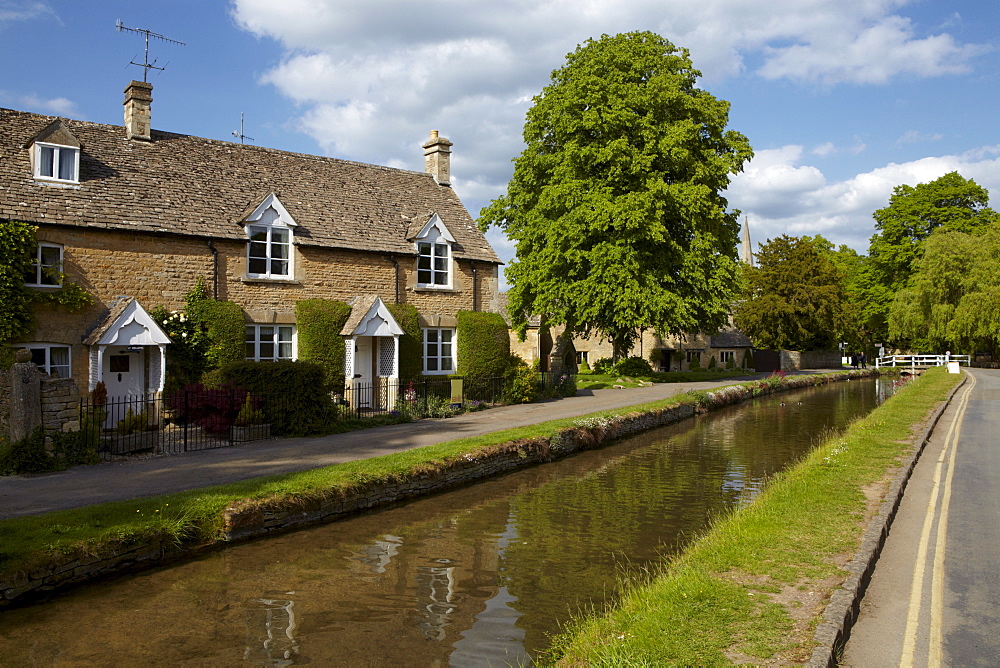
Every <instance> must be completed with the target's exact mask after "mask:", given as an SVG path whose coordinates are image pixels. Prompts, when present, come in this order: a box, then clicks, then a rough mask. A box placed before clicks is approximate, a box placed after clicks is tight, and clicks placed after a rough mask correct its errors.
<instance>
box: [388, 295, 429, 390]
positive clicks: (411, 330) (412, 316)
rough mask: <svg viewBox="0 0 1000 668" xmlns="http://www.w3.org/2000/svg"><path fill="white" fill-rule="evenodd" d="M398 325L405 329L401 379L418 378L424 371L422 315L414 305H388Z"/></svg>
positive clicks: (402, 346) (400, 370)
mask: <svg viewBox="0 0 1000 668" xmlns="http://www.w3.org/2000/svg"><path fill="white" fill-rule="evenodd" d="M386 307H388V309H389V313H391V314H392V317H393V318H395V320H396V323H397V324H398V325H399V326H400V327H402V328H403V335H402V336H401V337H399V377H400V378H405V379H410V378H416V377H417V376H419V375H420V374H421V373H423V371H424V346H423V333H422V332H421V331H420V314H418V313H417V308H416V307H415V306H414V305H413V304H386Z"/></svg>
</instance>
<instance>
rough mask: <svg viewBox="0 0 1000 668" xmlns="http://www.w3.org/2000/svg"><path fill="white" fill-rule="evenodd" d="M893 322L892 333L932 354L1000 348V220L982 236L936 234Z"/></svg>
mask: <svg viewBox="0 0 1000 668" xmlns="http://www.w3.org/2000/svg"><path fill="white" fill-rule="evenodd" d="M888 325H889V335H890V336H891V337H893V338H896V339H905V340H909V341H911V343H912V345H913V347H914V348H917V349H920V350H925V351H928V352H930V351H944V350H967V351H970V352H972V351H975V350H981V351H989V352H991V353H993V354H994V356H995V355H996V354H997V352H1000V224H994V225H992V226H991V227H990V228H989V229H988V230H987V231H986V232H985V233H982V234H980V235H972V234H965V233H963V232H955V231H952V230H947V229H940V230H937V231H936V232H934V233H932V234H931V235H930V236H929V237H928V238H927V240H926V242H925V247H924V251H923V254H922V256H921V257H920V258H919V259H917V261H916V262H915V263H914V267H913V277H912V280H911V282H910V284H909V286H908V287H906V288H904V289H902V290H900V291H899V292H898V293H896V296H895V298H894V299H893V301H892V304H891V306H890V309H889V314H888Z"/></svg>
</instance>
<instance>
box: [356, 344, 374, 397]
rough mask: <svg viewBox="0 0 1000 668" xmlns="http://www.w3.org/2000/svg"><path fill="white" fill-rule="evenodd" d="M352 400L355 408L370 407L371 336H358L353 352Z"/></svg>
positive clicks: (371, 379)
mask: <svg viewBox="0 0 1000 668" xmlns="http://www.w3.org/2000/svg"><path fill="white" fill-rule="evenodd" d="M354 355H355V357H354V371H355V374H354V401H355V402H356V403H355V407H356V408H371V407H372V381H373V380H374V374H373V373H372V337H370V336H359V337H358V347H357V349H356V350H355V353H354Z"/></svg>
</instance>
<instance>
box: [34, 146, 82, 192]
mask: <svg viewBox="0 0 1000 668" xmlns="http://www.w3.org/2000/svg"><path fill="white" fill-rule="evenodd" d="M79 174H80V149H78V148H74V147H72V146H59V145H58V144H45V143H42V142H35V178H37V179H50V180H52V181H65V182H67V183H79V181H80V178H79Z"/></svg>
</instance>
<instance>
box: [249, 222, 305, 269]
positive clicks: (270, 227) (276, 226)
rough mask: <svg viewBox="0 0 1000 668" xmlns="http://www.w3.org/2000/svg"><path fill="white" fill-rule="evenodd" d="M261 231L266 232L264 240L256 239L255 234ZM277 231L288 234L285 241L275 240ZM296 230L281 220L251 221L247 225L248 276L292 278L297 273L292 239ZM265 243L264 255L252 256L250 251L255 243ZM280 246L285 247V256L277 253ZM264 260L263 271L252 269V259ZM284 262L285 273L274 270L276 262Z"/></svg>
mask: <svg viewBox="0 0 1000 668" xmlns="http://www.w3.org/2000/svg"><path fill="white" fill-rule="evenodd" d="M260 232H263V233H264V239H263V240H254V238H253V237H254V235H255V234H258V233H260ZM275 233H283V234H285V235H287V237H286V240H285V241H275V238H274V237H275ZM294 236H295V235H294V232H293V230H292V228H291V227H288V226H287V225H284V224H282V223H280V222H274V223H251V224H249V225H247V277H249V278H277V279H282V280H288V279H291V278H292V276H294V275H295V273H294V267H293V264H292V263H293V255H294V253H293V249H292V239H293V237H294ZM259 244H263V246H264V255H263V256H260V255H257V256H251V255H250V252H251V250H253V249H254V247H255V245H259ZM278 248H284V251H285V257H279V256H277V254H276V253H275V250H277V249H278ZM254 260H257V261H263V262H264V269H265V271H263V272H255V271H252V270H251V269H250V264H251V262H252V261H254ZM277 262H284V263H285V271H284V273H282V272H279V271H274V263H277Z"/></svg>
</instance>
